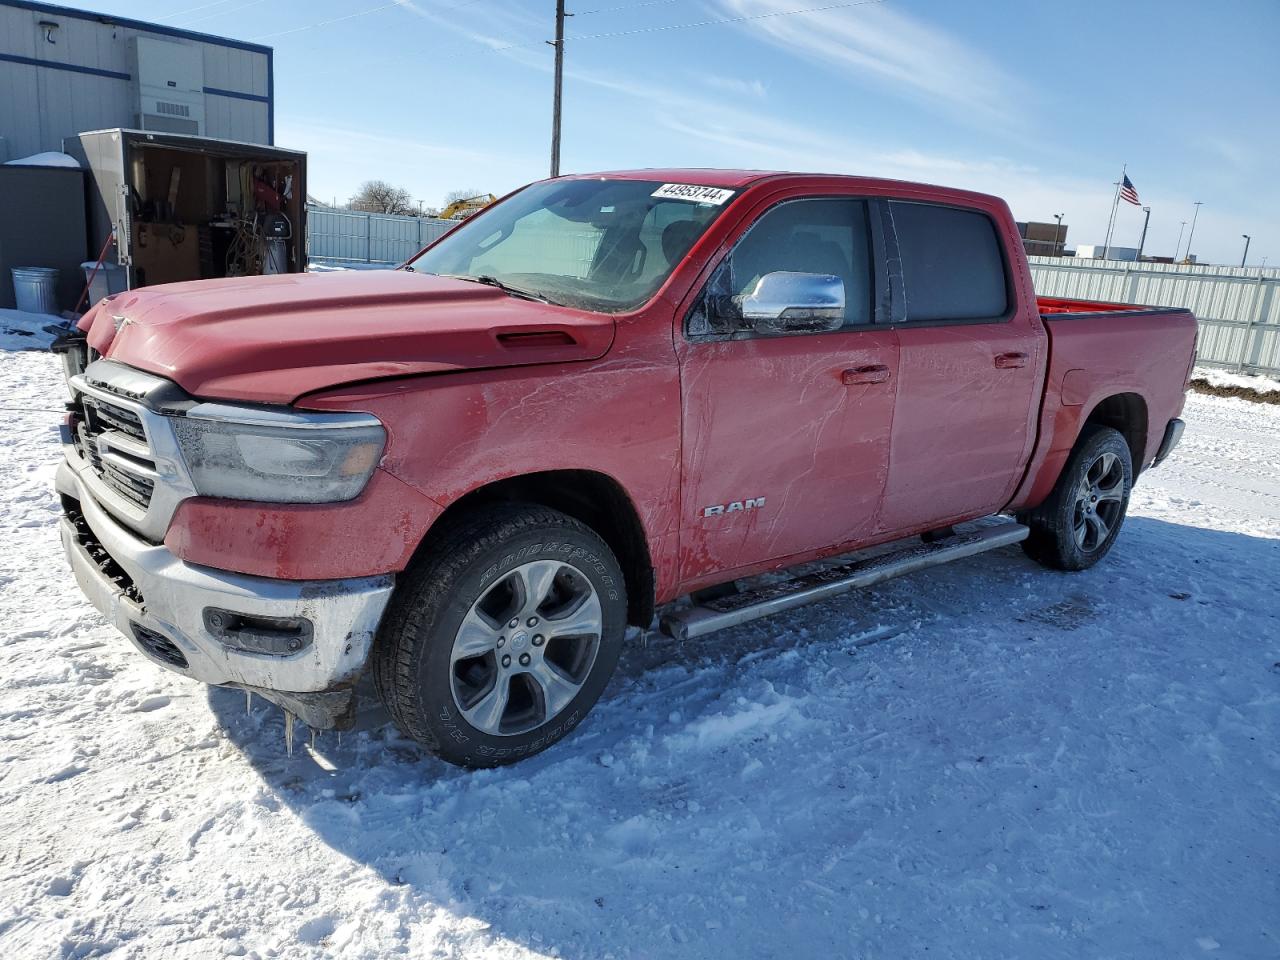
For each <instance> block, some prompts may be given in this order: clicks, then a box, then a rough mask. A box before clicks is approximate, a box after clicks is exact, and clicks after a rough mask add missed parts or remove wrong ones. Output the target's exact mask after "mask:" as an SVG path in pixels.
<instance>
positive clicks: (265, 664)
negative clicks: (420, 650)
mask: <svg viewBox="0 0 1280 960" xmlns="http://www.w3.org/2000/svg"><path fill="white" fill-rule="evenodd" d="M57 488H58V492H59V493H60V494H62V495H64V496H66V497H70V498H71V499H73V500H75V501H77V502H78V510H79V512H80V516H79V517H72V516H70V515H68V516H64V517H63V520H62V523H61V534H62V545H63V549H64V550H65V552H66V554H67V559H68V561H69V562H70V564H71V569H72V570H73V572H74V573H75V577H76V581H77V582H78V583H79V585H80V588H81V590H83V591H84V593H85V595H86V596H87V597H88V598H89V601H90V602H91V603H92V604H93V605H94V606H95V607H96V608H97V609H98V611H99V612H101V613H102V615H103V616H104V617H106V618H107V620H108V621H110V622H111V623H112V624H113V625H114V626H115V627H116V628H117V629H119V630H120V631H121V632H122V633H123V634H124V635H125V636H126V637H128V638H129V639H130V640H132V641H133V642H134V644H135V645H136V646H137V647H138V649H139V650H141V651H142V652H143V653H144V654H146V655H147V656H148V657H149V658H150V659H152V660H153V661H155V662H157V663H159V664H161V665H162V666H164V667H166V668H168V669H170V670H174V671H175V672H177V673H181V674H183V675H185V676H189V677H192V678H193V679H196V680H201V681H203V682H205V683H210V684H234V685H237V686H244V687H252V688H254V689H255V690H258V691H260V692H262V693H264V694H265V695H266V696H268V697H269V698H271V699H275V700H277V701H278V702H279V701H280V700H289V699H290V698H288V697H279V698H278V697H273V696H271V694H272V692H280V693H302V694H306V693H315V692H321V691H328V690H333V689H334V688H340V687H344V686H350V685H351V684H352V683H353V682H354V680H355V679H356V678H357V677H358V676H359V674H360V672H361V670H363V668H364V664H365V661H366V660H367V659H368V657H369V651H370V649H371V647H372V644H373V636H374V633H375V631H376V630H377V628H378V623H379V621H380V620H381V618H382V613H383V611H384V610H385V609H386V605H387V601H388V600H389V599H390V596H391V589H392V585H393V578H392V577H391V576H390V575H384V576H375V577H362V578H359V579H351V580H321V581H292V580H272V579H267V578H265V577H250V576H244V575H241V574H234V573H227V572H225V571H221V570H214V569H212V568H209V567H200V566H195V565H192V564H189V563H186V562H184V561H182V560H180V559H178V558H177V557H176V556H174V554H173V553H171V552H170V551H169V550H168V548H166V547H164V546H163V545H153V544H150V543H148V542H146V541H145V540H141V539H139V538H138V537H136V536H135V535H134V534H133V533H131V532H130V531H129V530H127V529H126V528H125V527H123V526H121V525H120V524H119V523H117V522H116V521H115V520H114V519H113V518H112V517H111V516H110V515H108V514H107V513H106V511H104V510H103V509H102V508H101V507H100V506H98V505H97V503H96V502H95V501H94V499H93V497H92V496H90V495H88V494H87V492H86V490H85V488H84V485H83V483H82V481H81V480H80V478H79V477H78V476H77V475H76V473H75V471H73V470H72V469H71V467H70V466H69V465H68V464H67V463H65V462H64V463H63V464H62V465H61V466H60V467H59V468H58V475H57ZM86 528H87V530H86ZM121 574H123V576H121ZM211 609H212V610H216V611H227V612H230V613H231V614H233V615H239V616H243V617H251V618H256V621H257V622H261V621H268V622H269V621H277V622H291V623H297V622H305V623H306V624H309V629H308V630H307V631H304V633H303V635H304V636H305V637H306V640H307V642H306V643H305V644H303V643H302V641H298V643H299V645H301V649H299V650H297V652H288V651H287V646H288V642H291V641H288V642H286V644H285V646H286V651H285V652H282V653H257V652H245V651H243V650H241V649H234V645H235V644H234V641H229V640H228V639H226V638H225V632H224V637H222V638H220V637H219V636H216V635H214V633H212V632H211V630H210V625H209V616H210V614H209V613H208V611H209V610H211ZM223 618H224V619H225V614H223ZM156 634H159V635H160V638H162V639H161V640H157V639H156V637H155V635H156ZM164 641H168V644H171V645H172V647H173V648H176V650H177V651H179V652H180V656H179V655H175V654H174V653H173V651H172V649H171V648H170V647H168V646H167V645H166V644H165V643H164ZM293 699H295V700H300V701H301V702H304V703H305V702H307V701H308V700H309V699H314V698H307V697H302V698H293ZM326 725H327V724H326Z"/></svg>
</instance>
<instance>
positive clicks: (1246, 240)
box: [1240, 233, 1253, 267]
mask: <svg viewBox="0 0 1280 960" xmlns="http://www.w3.org/2000/svg"><path fill="white" fill-rule="evenodd" d="M1240 236H1242V237H1244V253H1243V254H1242V255H1241V257H1240V266H1242V267H1243V266H1244V262H1245V261H1246V260H1248V259H1249V241H1250V240H1252V239H1253V238H1252V237H1250V236H1249V235H1248V234H1247V233H1242V234H1240Z"/></svg>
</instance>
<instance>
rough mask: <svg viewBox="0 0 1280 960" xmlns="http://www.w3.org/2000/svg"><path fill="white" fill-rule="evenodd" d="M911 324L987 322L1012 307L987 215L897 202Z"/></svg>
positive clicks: (893, 207) (894, 209) (895, 218)
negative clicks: (955, 321) (962, 321)
mask: <svg viewBox="0 0 1280 960" xmlns="http://www.w3.org/2000/svg"><path fill="white" fill-rule="evenodd" d="M889 216H890V219H891V220H892V223H893V230H894V233H895V234H896V235H897V240H898V253H899V255H900V256H901V258H902V286H903V291H904V296H903V300H904V308H905V311H904V317H903V319H904V320H906V321H907V322H911V321H916V322H921V321H929V320H984V319H994V318H998V317H1002V316H1003V315H1004V313H1005V312H1006V310H1007V309H1008V306H1009V299H1008V293H1007V286H1006V281H1005V272H1004V257H1003V256H1001V253H1000V240H999V238H998V237H997V236H996V230H995V225H994V224H993V223H992V222H991V218H990V217H988V216H987V215H986V214H984V213H979V212H977V211H974V210H958V209H956V208H955V207H940V206H934V205H932V204H928V203H909V202H906V201H900V200H892V201H890V202H889Z"/></svg>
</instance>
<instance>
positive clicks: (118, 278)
mask: <svg viewBox="0 0 1280 960" xmlns="http://www.w3.org/2000/svg"><path fill="white" fill-rule="evenodd" d="M94 267H98V270H97V273H94V269H93V268H94ZM80 268H81V269H82V270H84V279H85V283H87V284H89V299H88V301H86V303H85V307H86V308H88V307H92V306H93V305H94V304H96V303H97V302H98V301H99V300H101V299H102V298H103V297H106V296H109V295H110V294H113V293H123V292H124V290H125V287H127V286H128V275H127V273H126V272H125V269H124V267H122V266H120V264H118V263H106V262H105V261H104V262H103V264H102V265H101V266H98V263H97V261H96V260H90V261H88V262H87V263H82V264H80ZM90 275H92V276H93V280H92V281H90V280H89V277H90Z"/></svg>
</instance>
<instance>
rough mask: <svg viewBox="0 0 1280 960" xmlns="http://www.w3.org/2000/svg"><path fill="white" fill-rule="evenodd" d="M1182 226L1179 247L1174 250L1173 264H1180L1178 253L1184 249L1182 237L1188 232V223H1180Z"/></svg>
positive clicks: (1179, 230) (1179, 229) (1179, 228)
mask: <svg viewBox="0 0 1280 960" xmlns="http://www.w3.org/2000/svg"><path fill="white" fill-rule="evenodd" d="M1178 222H1179V223H1181V224H1182V226H1180V227H1178V245H1177V246H1176V247H1174V248H1173V262H1174V263H1177V262H1178V251H1179V250H1181V249H1182V235H1183V234H1184V233H1186V232H1187V221H1185V220H1180V221H1178Z"/></svg>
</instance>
